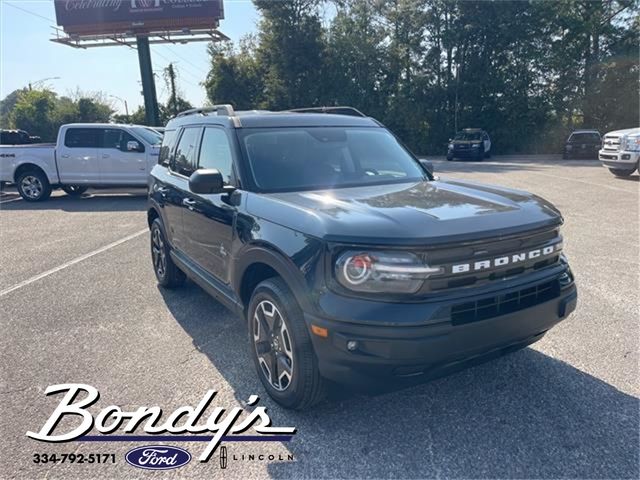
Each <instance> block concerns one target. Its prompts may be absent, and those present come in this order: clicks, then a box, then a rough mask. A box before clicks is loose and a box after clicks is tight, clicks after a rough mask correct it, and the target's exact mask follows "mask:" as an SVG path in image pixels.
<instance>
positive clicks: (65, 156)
mask: <svg viewBox="0 0 640 480" xmlns="http://www.w3.org/2000/svg"><path fill="white" fill-rule="evenodd" d="M60 156H61V157H62V158H69V155H67V154H66V153H65V154H64V155H60Z"/></svg>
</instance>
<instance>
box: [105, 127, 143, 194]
mask: <svg viewBox="0 0 640 480" xmlns="http://www.w3.org/2000/svg"><path fill="white" fill-rule="evenodd" d="M101 140H102V141H101V144H100V147H99V156H98V163H99V165H100V178H101V183H103V184H105V185H146V183H147V175H148V169H147V156H146V153H145V147H144V144H143V143H142V142H141V141H140V140H138V139H137V138H135V137H134V136H133V135H131V134H130V133H129V132H127V131H125V130H124V129H122V128H105V129H104V130H103V133H102V139H101ZM129 142H135V143H136V144H137V145H138V148H137V150H128V148H127V147H128V145H129Z"/></svg>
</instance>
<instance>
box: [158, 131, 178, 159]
mask: <svg viewBox="0 0 640 480" xmlns="http://www.w3.org/2000/svg"><path fill="white" fill-rule="evenodd" d="M175 142H176V131H175V130H165V132H164V138H163V139H162V146H161V147H160V156H159V157H158V163H159V164H160V165H162V166H164V167H168V166H169V161H170V160H171V151H172V150H173V147H174V145H175Z"/></svg>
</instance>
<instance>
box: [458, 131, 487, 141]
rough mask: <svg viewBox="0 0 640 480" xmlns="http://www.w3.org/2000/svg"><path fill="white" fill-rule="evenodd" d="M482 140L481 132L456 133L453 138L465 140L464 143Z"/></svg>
mask: <svg viewBox="0 0 640 480" xmlns="http://www.w3.org/2000/svg"><path fill="white" fill-rule="evenodd" d="M481 138H482V133H481V132H458V133H456V136H455V137H453V139H454V140H465V141H473V140H480V139H481Z"/></svg>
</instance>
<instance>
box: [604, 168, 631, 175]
mask: <svg viewBox="0 0 640 480" xmlns="http://www.w3.org/2000/svg"><path fill="white" fill-rule="evenodd" d="M609 171H610V172H611V173H613V174H614V175H615V176H616V177H628V176H629V175H631V174H632V173H633V172H635V171H636V169H635V168H634V169H633V170H622V169H620V168H610V169H609Z"/></svg>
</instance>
